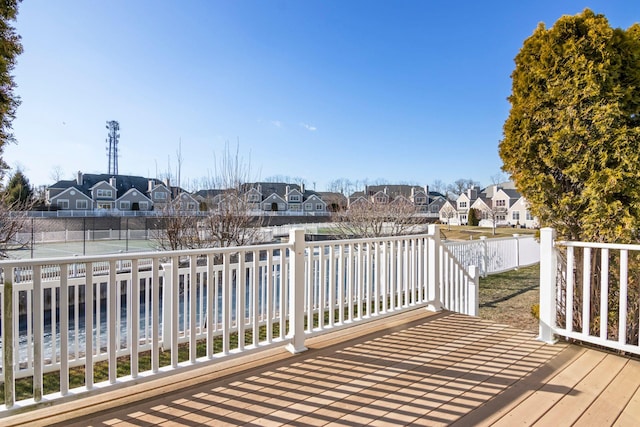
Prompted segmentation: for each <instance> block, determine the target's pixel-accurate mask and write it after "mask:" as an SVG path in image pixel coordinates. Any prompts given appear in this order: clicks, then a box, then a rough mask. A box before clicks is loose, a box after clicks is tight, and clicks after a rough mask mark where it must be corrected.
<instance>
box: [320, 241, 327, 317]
mask: <svg viewBox="0 0 640 427" xmlns="http://www.w3.org/2000/svg"><path fill="white" fill-rule="evenodd" d="M325 248H326V246H325V245H323V244H321V245H318V266H319V267H320V275H319V280H320V281H319V283H318V328H319V329H320V330H322V329H324V312H325V310H326V299H325V290H326V286H327V283H326V271H327V270H326V269H327V266H325V261H324V251H325Z"/></svg>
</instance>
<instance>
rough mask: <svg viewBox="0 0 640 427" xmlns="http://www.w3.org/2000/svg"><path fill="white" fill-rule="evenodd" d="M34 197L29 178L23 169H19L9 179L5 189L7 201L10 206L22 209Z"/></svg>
mask: <svg viewBox="0 0 640 427" xmlns="http://www.w3.org/2000/svg"><path fill="white" fill-rule="evenodd" d="M32 199H33V190H32V189H31V185H30V184H29V180H28V179H27V177H26V176H25V175H24V174H23V173H22V171H20V170H18V171H17V172H16V173H15V174H13V176H12V177H11V179H10V180H9V184H8V185H7V189H6V191H5V202H6V204H7V205H8V206H10V207H13V208H18V209H21V208H25V207H27V206H28V205H29V204H30V202H31V201H32Z"/></svg>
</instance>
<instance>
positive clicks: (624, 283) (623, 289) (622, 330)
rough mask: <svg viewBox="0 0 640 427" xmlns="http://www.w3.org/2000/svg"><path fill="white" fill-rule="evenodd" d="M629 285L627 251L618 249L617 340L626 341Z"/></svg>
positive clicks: (623, 342) (624, 342)
mask: <svg viewBox="0 0 640 427" xmlns="http://www.w3.org/2000/svg"><path fill="white" fill-rule="evenodd" d="M628 286H629V251H627V250H626V249H623V250H621V251H620V308H619V313H618V317H619V320H618V342H619V343H620V344H623V345H624V344H626V343H627V308H628V304H627V294H628V291H627V289H628Z"/></svg>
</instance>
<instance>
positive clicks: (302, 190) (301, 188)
mask: <svg viewBox="0 0 640 427" xmlns="http://www.w3.org/2000/svg"><path fill="white" fill-rule="evenodd" d="M300 192H301V193H302V194H304V182H301V183H300Z"/></svg>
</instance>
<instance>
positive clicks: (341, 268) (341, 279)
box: [336, 244, 345, 324]
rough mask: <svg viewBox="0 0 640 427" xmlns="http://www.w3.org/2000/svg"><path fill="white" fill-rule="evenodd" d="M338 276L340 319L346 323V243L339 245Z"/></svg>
mask: <svg viewBox="0 0 640 427" xmlns="http://www.w3.org/2000/svg"><path fill="white" fill-rule="evenodd" d="M338 256H339V258H338V277H337V279H336V282H337V286H338V295H337V297H338V319H339V320H338V321H339V323H341V324H342V323H344V320H345V319H344V305H345V301H344V284H345V276H344V275H345V271H344V245H342V244H340V245H338Z"/></svg>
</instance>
